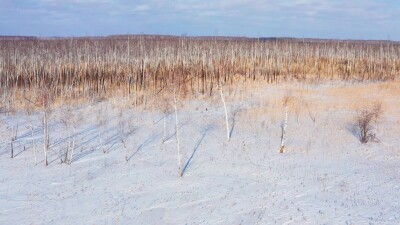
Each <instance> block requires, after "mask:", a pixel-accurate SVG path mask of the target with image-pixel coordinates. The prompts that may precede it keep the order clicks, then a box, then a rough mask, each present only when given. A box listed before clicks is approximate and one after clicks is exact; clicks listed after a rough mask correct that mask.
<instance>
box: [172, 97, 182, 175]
mask: <svg viewBox="0 0 400 225" xmlns="http://www.w3.org/2000/svg"><path fill="white" fill-rule="evenodd" d="M177 104H178V101H177V99H176V93H175V90H174V109H175V132H176V133H175V137H176V148H177V150H178V166H179V168H178V170H179V176H180V177H182V175H183V171H182V163H181V149H180V145H179V122H178V109H177Z"/></svg>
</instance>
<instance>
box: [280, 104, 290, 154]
mask: <svg viewBox="0 0 400 225" xmlns="http://www.w3.org/2000/svg"><path fill="white" fill-rule="evenodd" d="M289 101H290V97H289V96H285V97H284V98H283V106H284V108H285V119H284V121H283V124H282V126H281V128H282V134H281V147H280V149H279V153H281V154H282V153H284V151H285V140H286V128H287V124H288V114H289Z"/></svg>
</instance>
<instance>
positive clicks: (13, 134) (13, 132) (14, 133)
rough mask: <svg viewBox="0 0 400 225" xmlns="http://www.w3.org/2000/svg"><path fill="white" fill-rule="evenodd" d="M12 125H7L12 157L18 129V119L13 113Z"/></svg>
mask: <svg viewBox="0 0 400 225" xmlns="http://www.w3.org/2000/svg"><path fill="white" fill-rule="evenodd" d="M12 120H13V121H12V123H13V124H12V125H11V126H9V127H8V132H9V133H10V136H11V140H10V158H14V150H15V149H14V147H15V146H14V142H15V141H17V137H18V129H19V121H18V118H17V117H16V116H15V115H13V116H12Z"/></svg>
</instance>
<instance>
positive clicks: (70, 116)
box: [61, 106, 82, 165]
mask: <svg viewBox="0 0 400 225" xmlns="http://www.w3.org/2000/svg"><path fill="white" fill-rule="evenodd" d="M61 121H62V123H63V124H64V126H65V128H66V129H67V132H68V147H67V149H66V151H65V152H64V154H63V156H62V157H61V163H68V164H70V165H71V163H72V159H73V156H74V150H75V143H76V128H77V126H78V125H79V123H80V122H81V121H82V114H80V113H79V112H76V111H74V109H73V108H72V107H70V106H68V107H67V108H66V109H65V110H64V111H63V117H62V118H61Z"/></svg>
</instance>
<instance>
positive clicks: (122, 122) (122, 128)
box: [118, 109, 133, 161]
mask: <svg viewBox="0 0 400 225" xmlns="http://www.w3.org/2000/svg"><path fill="white" fill-rule="evenodd" d="M129 129H131V131H129ZM132 132H133V127H132V125H131V123H129V122H128V119H127V118H126V117H125V116H124V111H123V109H120V111H119V113H118V136H119V140H120V141H121V143H122V145H123V146H124V150H125V161H128V160H129V150H128V146H127V138H128V136H129V135H130V134H131V133H132Z"/></svg>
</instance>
